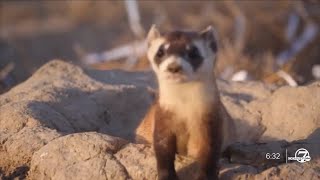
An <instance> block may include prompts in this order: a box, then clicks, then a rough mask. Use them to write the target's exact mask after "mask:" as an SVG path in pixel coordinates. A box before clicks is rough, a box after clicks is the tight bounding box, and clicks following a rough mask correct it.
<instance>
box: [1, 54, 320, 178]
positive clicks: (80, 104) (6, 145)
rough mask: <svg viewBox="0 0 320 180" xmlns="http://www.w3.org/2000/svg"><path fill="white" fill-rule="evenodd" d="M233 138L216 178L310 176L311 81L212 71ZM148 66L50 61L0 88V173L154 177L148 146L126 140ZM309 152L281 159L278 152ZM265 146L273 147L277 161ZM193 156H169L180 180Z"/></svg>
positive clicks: (317, 114) (314, 141) (318, 103)
mask: <svg viewBox="0 0 320 180" xmlns="http://www.w3.org/2000/svg"><path fill="white" fill-rule="evenodd" d="M218 86H219V88H220V90H221V96H222V101H223V103H224V104H225V106H226V108H227V110H228V111H229V113H230V114H231V116H232V118H233V119H234V121H235V123H236V127H237V131H238V133H239V136H238V143H236V144H233V145H231V146H230V147H229V148H227V150H226V151H225V152H224V154H223V158H221V161H220V164H221V171H220V178H221V179H297V180H301V179H308V180H309V179H314V180H316V179H319V178H320V169H319V167H320V159H319V157H320V154H319V152H320V143H319V142H320V131H319V130H320V129H319V128H320V111H319V109H320V82H319V81H317V82H314V83H312V84H308V85H306V86H299V87H288V86H283V87H280V88H275V87H272V86H269V85H266V84H263V83H260V82H243V83H235V82H228V81H222V80H218ZM155 89H156V85H155V83H154V80H153V75H152V73H151V72H147V71H144V72H127V71H123V70H107V71H97V70H92V69H81V68H80V67H78V66H75V65H72V64H69V63H65V62H63V61H60V60H54V61H51V62H49V63H47V64H45V65H44V66H43V67H41V68H40V69H39V70H37V71H36V72H35V73H34V74H33V75H32V76H31V77H30V78H29V79H27V80H26V81H25V82H23V83H21V84H19V85H17V86H16V87H14V88H12V89H11V90H10V91H8V92H7V93H4V94H2V95H1V96H0V179H13V178H19V179H59V180H62V179H137V180H140V179H156V177H157V173H156V168H155V158H154V152H153V150H152V148H151V147H150V145H146V144H136V143H134V142H133V136H134V130H135V128H136V127H137V124H138V123H139V121H140V120H141V118H142V117H143V115H144V113H145V112H146V110H147V108H148V106H149V105H150V103H151V102H152V100H153V97H154V92H155ZM298 148H305V149H307V150H308V151H309V153H310V156H311V161H310V162H307V163H303V164H302V163H299V162H293V161H289V163H288V164H286V163H285V152H286V150H287V152H288V155H289V156H294V153H295V151H296V150H297V149H298ZM266 153H279V158H280V159H278V160H271V159H266ZM197 167H198V166H197V164H196V163H195V162H194V161H193V160H192V159H190V158H188V157H180V156H179V157H178V158H177V161H176V169H177V171H178V174H179V176H180V177H181V179H194V178H195V176H196V175H197V170H198V168H197Z"/></svg>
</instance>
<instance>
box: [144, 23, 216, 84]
mask: <svg viewBox="0 0 320 180" xmlns="http://www.w3.org/2000/svg"><path fill="white" fill-rule="evenodd" d="M147 42H148V53H147V55H148V59H149V61H150V63H151V65H152V68H153V70H154V72H155V73H156V75H157V77H158V81H159V83H160V84H161V83H171V84H179V83H185V82H190V81H199V80H203V79H206V78H210V76H212V70H213V66H214V62H215V57H216V52H217V43H216V40H215V36H214V31H213V29H212V28H211V27H208V28H207V29H205V30H204V31H201V32H186V31H173V32H170V33H168V34H165V35H161V34H160V33H159V31H158V30H157V29H156V27H155V26H152V27H151V29H150V31H149V33H148V37H147Z"/></svg>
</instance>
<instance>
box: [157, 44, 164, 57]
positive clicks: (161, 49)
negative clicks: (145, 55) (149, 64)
mask: <svg viewBox="0 0 320 180" xmlns="http://www.w3.org/2000/svg"><path fill="white" fill-rule="evenodd" d="M163 56H164V49H163V45H161V46H160V48H159V49H158V52H157V54H156V57H157V58H162V57H163Z"/></svg>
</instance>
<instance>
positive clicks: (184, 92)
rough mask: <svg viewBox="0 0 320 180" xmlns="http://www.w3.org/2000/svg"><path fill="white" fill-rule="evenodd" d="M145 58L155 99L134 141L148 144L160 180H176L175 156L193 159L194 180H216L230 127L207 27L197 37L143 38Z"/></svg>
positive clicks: (211, 33)
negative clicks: (156, 91)
mask: <svg viewBox="0 0 320 180" xmlns="http://www.w3.org/2000/svg"><path fill="white" fill-rule="evenodd" d="M147 43H148V52H147V55H148V58H149V61H150V63H151V65H152V69H153V71H154V72H155V74H156V76H157V80H158V84H159V97H158V98H157V99H156V101H155V102H154V104H153V105H152V106H151V108H150V110H149V112H148V114H147V115H146V116H145V118H144V120H143V121H142V122H141V124H140V126H139V127H138V128H137V131H136V134H137V137H139V138H143V139H144V140H146V141H148V142H153V147H154V150H155V155H156V159H157V169H158V178H159V179H160V180H169V179H170V180H171V179H178V178H177V175H176V171H175V168H174V161H175V154H176V153H179V154H184V155H188V156H192V157H194V158H195V159H196V160H197V161H198V163H199V165H200V168H201V174H200V179H217V178H218V172H219V167H218V162H219V157H220V153H221V149H222V146H223V143H224V146H225V145H226V144H228V141H232V140H231V139H232V138H233V136H234V127H233V122H232V120H231V118H230V117H229V115H228V113H227V111H226V109H225V107H224V106H223V104H222V103H221V100H220V95H219V91H218V88H217V85H216V79H215V76H214V73H213V68H214V64H215V59H216V54H217V42H216V37H215V33H214V30H213V28H212V27H211V26H209V27H208V28H206V29H205V30H204V31H201V32H193V31H190V32H188V31H173V32H170V33H167V34H164V35H161V34H160V32H159V31H158V30H157V28H156V27H155V26H154V25H153V26H152V27H151V29H150V31H149V33H148V37H147Z"/></svg>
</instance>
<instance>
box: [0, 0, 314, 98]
mask: <svg viewBox="0 0 320 180" xmlns="http://www.w3.org/2000/svg"><path fill="white" fill-rule="evenodd" d="M152 24H157V25H158V27H159V29H160V30H161V31H163V32H165V31H169V30H172V29H176V28H179V29H191V30H202V29H204V28H205V27H207V26H208V25H213V26H214V27H215V29H216V30H217V32H218V35H219V46H220V49H219V55H218V62H217V65H216V67H215V70H214V71H215V73H216V74H217V75H218V76H219V77H220V78H223V79H227V80H234V81H245V80H259V81H263V82H266V83H270V84H275V85H285V84H288V85H291V86H296V85H303V84H307V83H310V82H312V81H314V80H316V79H320V32H319V31H320V3H318V2H317V1H312V0H309V1H149V0H148V1H135V0H127V1H89V0H85V1H80V0H74V1H1V2H0V93H3V92H5V91H7V90H9V89H10V88H11V87H13V86H14V85H16V84H17V83H20V82H22V81H23V80H25V79H27V78H28V77H30V76H31V75H32V73H33V72H34V71H36V70H37V69H38V68H39V67H40V66H41V65H43V64H45V63H46V62H48V61H49V60H52V59H57V58H58V59H63V60H65V61H69V62H73V63H75V64H78V65H81V66H83V67H90V68H96V69H112V68H121V69H126V70H130V71H137V70H149V69H150V67H149V64H148V61H147V59H146V57H145V50H146V47H145V43H144V41H143V40H144V37H145V35H146V33H147V32H148V29H149V28H150V26H151V25H152Z"/></svg>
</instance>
